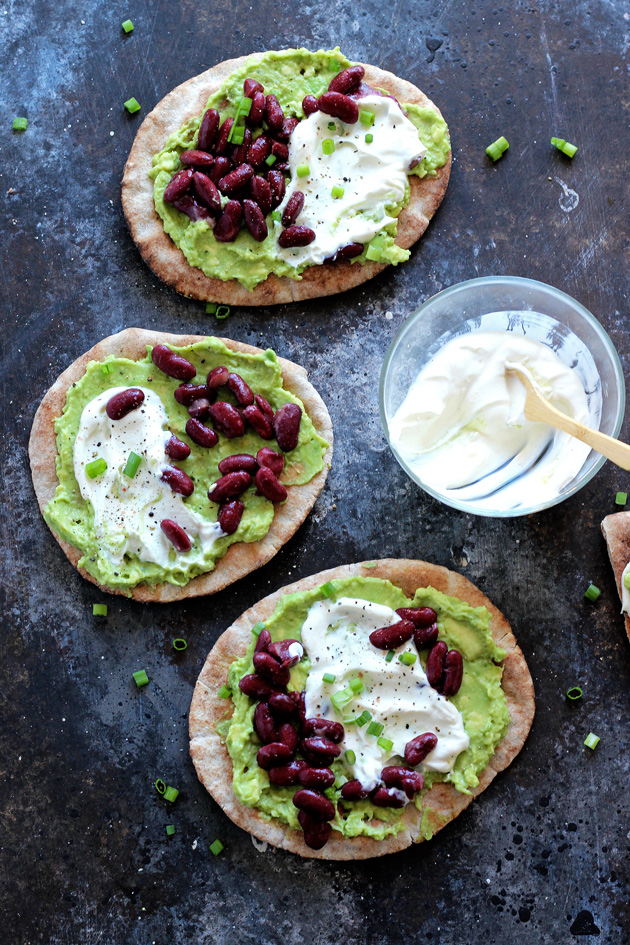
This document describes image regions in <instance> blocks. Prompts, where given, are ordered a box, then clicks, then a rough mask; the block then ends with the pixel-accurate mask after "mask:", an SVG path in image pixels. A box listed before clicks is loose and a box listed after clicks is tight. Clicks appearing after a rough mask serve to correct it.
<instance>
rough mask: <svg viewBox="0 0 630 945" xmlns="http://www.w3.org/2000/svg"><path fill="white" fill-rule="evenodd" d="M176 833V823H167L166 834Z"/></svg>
mask: <svg viewBox="0 0 630 945" xmlns="http://www.w3.org/2000/svg"><path fill="white" fill-rule="evenodd" d="M174 833H175V824H167V825H166V836H167V837H172V836H173V834H174Z"/></svg>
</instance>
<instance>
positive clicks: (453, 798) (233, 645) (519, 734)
mask: <svg viewBox="0 0 630 945" xmlns="http://www.w3.org/2000/svg"><path fill="white" fill-rule="evenodd" d="M370 563H372V562H370ZM352 575H362V576H369V577H377V578H382V579H383V580H389V581H391V582H392V583H393V584H396V585H397V586H398V587H400V588H401V589H402V590H403V592H404V593H405V594H406V595H407V596H408V597H413V595H414V594H415V591H416V589H417V588H418V587H427V586H429V585H430V586H432V587H434V588H436V589H437V590H439V591H443V592H444V593H445V594H449V595H451V596H453V597H459V598H461V599H463V600H465V601H466V602H467V603H469V604H471V606H473V607H479V606H482V605H483V606H485V607H487V608H488V610H489V611H490V615H491V623H490V627H491V632H492V636H493V639H494V641H495V642H496V643H497V644H498V645H499V646H501V647H503V649H505V650H506V651H507V656H506V658H505V661H504V663H503V681H502V686H503V690H504V692H505V695H506V699H507V704H508V709H509V713H510V724H509V727H508V730H507V733H506V735H505V737H504V738H503V739H502V741H501V742H500V743H499V745H498V747H497V749H496V751H495V753H494V755H493V756H492V758H491V759H490V763H489V765H488V767H487V768H486V769H485V770H484V771H483V772H482V774H481V775H480V778H479V785H478V787H477V788H475V790H474V791H473V793H472V794H471V795H467V794H461V793H459V792H458V791H456V790H455V788H454V787H452V785H450V784H446V783H438V784H434V785H433V787H432V788H431V789H430V790H429V791H427V793H426V795H425V796H424V799H423V810H422V811H419V810H418V809H417V808H416V807H415V806H414V805H408V806H407V807H405V809H404V812H403V815H402V819H403V823H404V824H405V829H404V830H401V831H400V833H399V834H397V835H396V836H395V837H394V836H392V837H387V838H386V839H385V840H375V839H373V838H371V837H354V838H348V837H342V836H341V835H340V834H339V833H338V832H337V831H333V833H332V835H331V838H330V840H329V841H328V843H327V844H326V846H324V847H323V849H321V850H311V849H310V848H309V847H307V846H306V844H305V843H304V841H303V839H302V832H301V831H298V830H292V829H290V828H289V827H287V825H286V824H283V823H281V822H279V821H276V820H265V819H264V818H263V817H261V816H260V814H259V812H258V811H256V810H254V809H252V808H250V807H246V806H245V805H244V804H241V803H240V801H238V800H237V799H236V797H235V795H234V792H233V790H232V762H231V759H230V756H229V754H228V751H227V748H226V746H225V744H224V743H223V742H222V741H221V738H220V737H219V735H218V733H217V732H216V729H215V726H216V723H217V722H218V721H219V720H220V719H222V718H224V717H225V714H226V706H231V705H232V703H231V702H228V703H226V700H224V699H219V698H218V697H217V691H218V689H219V687H220V686H221V685H223V684H224V683H225V681H226V678H227V672H228V669H229V666H230V664H231V662H232V661H233V660H234V659H235V658H237V657H239V656H242V654H243V653H244V652H245V650H246V648H247V646H248V645H249V642H250V640H251V628H252V626H253V625H254V624H255V623H256V622H257V621H259V620H260V621H262V622H264V621H265V620H267V619H268V618H269V617H270V616H271V614H272V613H273V611H274V610H275V607H276V605H277V603H278V601H279V600H280V598H281V597H282V596H283V595H284V594H293V593H295V592H297V591H307V590H310V589H311V588H313V587H317V586H319V585H320V584H323V583H324V582H325V581H331V580H334V579H340V578H346V577H351V576H352ZM533 717H534V688H533V684H532V679H531V676H530V674H529V670H528V668H527V664H526V662H525V658H524V656H523V654H522V652H521V650H520V649H519V647H518V646H517V644H516V640H515V639H514V636H513V634H512V631H511V629H510V625H509V623H508V622H507V620H506V619H505V617H504V616H503V614H501V613H500V612H499V611H498V610H497V608H496V607H495V606H494V604H492V603H491V601H489V600H488V598H487V597H486V596H485V595H484V594H482V593H481V591H480V590H478V588H476V587H475V585H474V584H471V582H470V581H468V580H467V579H466V578H464V577H462V576H461V575H459V574H456V573H455V572H453V571H448V570H447V569H446V568H442V567H439V566H437V565H434V564H428V563H427V562H426V561H409V560H396V559H393V558H385V559H383V560H382V561H379V562H377V566H376V568H371V569H370V570H364V569H363V564H350V565H345V566H342V567H338V568H332V569H331V570H329V571H322V572H320V573H319V574H314V575H312V576H311V577H307V578H303V579H302V580H301V581H297V582H296V583H295V584H291V585H289V586H288V587H283V588H281V590H279V591H276V593H275V594H271V595H270V596H269V597H266V598H265V599H264V600H261V601H260V602H259V603H258V604H255V606H254V607H251V608H250V609H249V610H248V611H246V612H245V613H244V614H243V615H242V616H241V617H239V619H238V620H237V621H236V622H235V623H234V624H232V626H231V627H229V629H228V630H226V631H225V633H223V634H222V635H221V636H220V637H219V639H218V640H217V642H216V643H215V645H214V647H213V648H212V650H211V651H210V653H209V655H208V658H207V659H206V663H205V665H204V667H203V670H202V671H201V675H200V676H199V679H198V680H197V685H196V686H195V691H194V693H193V699H192V704H191V707H190V716H189V734H190V754H191V756H192V759H193V762H194V765H195V768H196V770H197V775H198V777H199V779H200V781H201V782H202V783H203V785H204V787H205V788H206V789H207V790H208V791H209V792H210V794H211V795H212V796H213V798H214V799H215V801H216V802H217V803H218V804H220V806H221V807H222V808H223V810H224V811H225V813H226V814H227V815H228V817H230V819H231V820H233V821H234V823H235V824H238V826H239V827H243V829H244V830H247V831H248V832H249V833H251V834H253V835H254V836H255V837H258V839H259V840H266V841H267V842H268V843H271V844H272V845H273V846H276V847H282V849H284V850H290V851H291V852H292V853H299V854H300V856H307V857H316V858H319V859H325V860H363V859H367V858H368V857H372V856H382V855H383V854H385V853H394V852H396V851H397V850H402V849H404V848H405V847H408V846H410V845H411V844H412V843H419V842H420V841H421V840H422V839H423V838H422V835H421V833H420V824H421V819H422V817H423V813H424V812H425V811H426V812H427V813H425V814H424V817H425V823H427V822H428V824H429V825H430V826H431V828H432V830H433V832H434V833H436V832H437V831H438V830H440V829H441V828H442V827H443V826H445V824H447V823H448V822H449V821H451V820H453V819H454V818H455V817H457V815H458V814H460V813H461V812H462V811H463V810H464V808H465V807H467V806H468V805H469V804H470V802H471V801H472V800H473V797H476V796H477V795H478V794H481V792H482V791H484V790H485V789H486V788H487V787H488V785H489V784H490V782H491V781H492V779H493V778H494V776H495V775H496V774H497V773H498V772H499V771H503V769H504V768H507V766H508V765H509V764H510V762H511V761H512V760H513V759H514V758H515V757H516V755H517V754H518V753H519V751H520V750H521V748H522V747H523V744H524V743H525V739H526V738H527V734H528V732H529V730H530V728H531V724H532V719H533Z"/></svg>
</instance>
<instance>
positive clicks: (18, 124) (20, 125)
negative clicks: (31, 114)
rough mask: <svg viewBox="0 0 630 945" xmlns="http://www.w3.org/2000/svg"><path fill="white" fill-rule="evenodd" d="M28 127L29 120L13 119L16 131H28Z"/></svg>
mask: <svg viewBox="0 0 630 945" xmlns="http://www.w3.org/2000/svg"><path fill="white" fill-rule="evenodd" d="M27 127H28V118H14V119H13V130H14V131H26V129H27Z"/></svg>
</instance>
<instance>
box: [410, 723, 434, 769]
mask: <svg viewBox="0 0 630 945" xmlns="http://www.w3.org/2000/svg"><path fill="white" fill-rule="evenodd" d="M437 741H438V740H437V735H434V734H433V732H425V733H424V734H423V735H416V737H415V738H412V739H411V741H410V742H407V744H406V745H405V761H406V762H407V764H408V765H411V767H412V768H415V767H416V765H419V764H420V762H421V761H424V759H425V758H426V757H427V755H428V754H430V753H431V752H432V751H433V749H434V748H435V746H436V745H437Z"/></svg>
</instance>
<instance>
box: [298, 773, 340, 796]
mask: <svg viewBox="0 0 630 945" xmlns="http://www.w3.org/2000/svg"><path fill="white" fill-rule="evenodd" d="M299 782H300V784H301V785H302V787H305V788H310V789H311V790H312V791H325V790H326V788H329V787H332V786H333V784H334V783H335V775H334V773H333V772H332V771H331V769H330V768H302V770H301V771H300V774H299Z"/></svg>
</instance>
